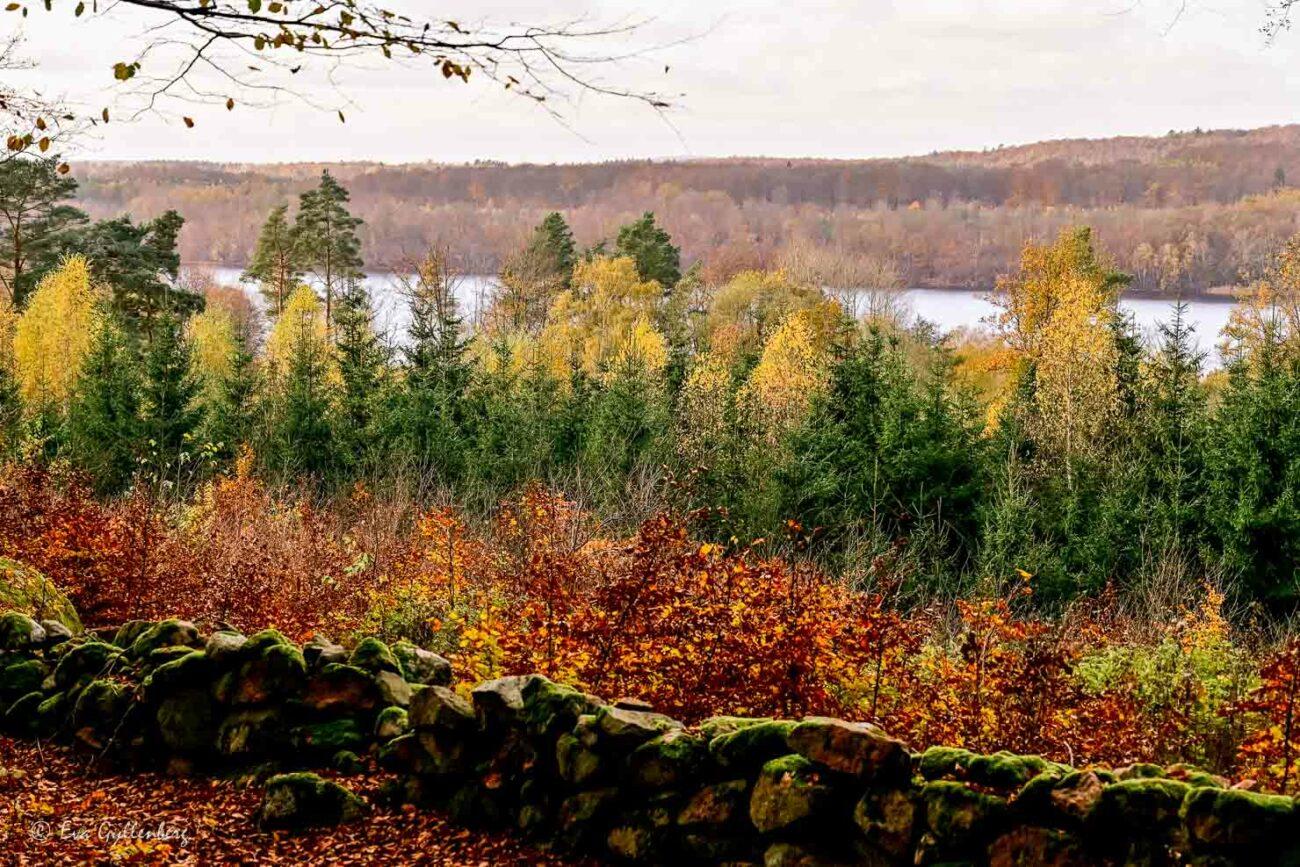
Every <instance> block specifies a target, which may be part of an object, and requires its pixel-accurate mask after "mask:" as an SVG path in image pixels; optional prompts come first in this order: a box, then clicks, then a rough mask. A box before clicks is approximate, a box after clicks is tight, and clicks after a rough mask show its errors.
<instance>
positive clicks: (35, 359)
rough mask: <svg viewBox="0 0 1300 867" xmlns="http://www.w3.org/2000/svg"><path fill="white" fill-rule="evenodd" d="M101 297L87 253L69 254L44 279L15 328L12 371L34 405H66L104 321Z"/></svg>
mask: <svg viewBox="0 0 1300 867" xmlns="http://www.w3.org/2000/svg"><path fill="white" fill-rule="evenodd" d="M102 298H103V293H102V292H100V291H99V290H98V289H97V288H96V287H95V286H93V285H92V284H91V281H90V266H89V263H88V262H87V261H86V259H85V257H84V256H70V257H69V258H67V259H65V260H64V262H63V264H62V265H60V266H59V269H58V270H57V271H54V272H52V273H50V274H48V275H46V277H45V278H44V279H43V280H41V283H40V285H39V286H37V287H36V292H35V293H33V294H32V297H31V300H30V301H29V302H28V304H27V309H26V310H25V311H24V312H23V314H22V316H21V317H20V318H19V320H18V325H17V328H16V330H15V332H14V342H13V355H14V373H15V374H16V377H17V380H18V387H19V389H20V391H21V393H22V396H23V400H24V401H25V403H26V405H27V406H28V407H29V408H31V409H40V408H54V409H56V410H58V411H64V410H66V409H67V405H68V401H69V400H70V399H71V397H72V391H73V388H74V387H75V386H76V382H77V377H78V375H79V374H80V372H81V365H82V362H83V361H84V360H85V358H86V356H87V355H88V354H89V353H90V349H91V346H92V344H93V343H94V340H95V336H96V334H97V333H98V330H99V325H100V313H99V311H98V309H97V306H98V304H99V302H100V300H101V299H102Z"/></svg>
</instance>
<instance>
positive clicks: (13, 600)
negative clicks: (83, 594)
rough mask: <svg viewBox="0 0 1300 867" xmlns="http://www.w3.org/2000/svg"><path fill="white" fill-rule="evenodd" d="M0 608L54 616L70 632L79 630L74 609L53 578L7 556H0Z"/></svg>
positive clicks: (36, 617)
mask: <svg viewBox="0 0 1300 867" xmlns="http://www.w3.org/2000/svg"><path fill="white" fill-rule="evenodd" d="M0 611H16V612H18V613H21V614H26V615H27V616H29V617H31V618H33V619H34V620H57V621H58V622H60V623H62V624H63V625H64V626H66V627H68V629H70V630H71V631H72V633H73V634H74V635H75V634H79V633H80V632H81V618H80V617H78V616H77V609H76V608H74V607H73V605H72V603H71V602H70V601H69V600H68V597H67V596H66V595H64V594H63V593H62V592H61V591H60V590H59V588H58V587H55V586H54V582H53V581H51V580H50V579H48V578H46V577H45V576H44V575H42V574H41V573H40V571H38V570H37V569H34V568H32V567H31V566H28V565H27V564H25V563H20V562H18V561H17V560H12V559H10V558H8V557H0Z"/></svg>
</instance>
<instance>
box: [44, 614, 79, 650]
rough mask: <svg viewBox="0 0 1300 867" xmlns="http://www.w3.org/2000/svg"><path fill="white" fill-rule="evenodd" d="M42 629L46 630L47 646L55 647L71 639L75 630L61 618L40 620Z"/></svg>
mask: <svg viewBox="0 0 1300 867" xmlns="http://www.w3.org/2000/svg"><path fill="white" fill-rule="evenodd" d="M40 624H41V629H44V630H45V646H46V647H54V646H55V645H57V644H62V643H63V642H65V641H71V640H72V637H73V632H72V630H71V629H69V628H68V627H67V626H66V625H64V623H63V622H62V621H59V620H49V619H46V620H42V621H40Z"/></svg>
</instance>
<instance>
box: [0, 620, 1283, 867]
mask: <svg viewBox="0 0 1300 867" xmlns="http://www.w3.org/2000/svg"><path fill="white" fill-rule="evenodd" d="M0 653H2V654H3V656H0V712H2V713H3V717H2V719H3V725H4V727H5V729H6V730H7V731H8V732H10V733H12V734H15V735H19V736H25V737H43V738H59V739H63V740H67V741H71V742H73V743H76V744H80V745H84V746H86V747H89V748H92V749H95V750H97V751H98V752H99V753H101V754H103V755H106V756H109V757H112V758H114V759H116V760H118V761H119V762H122V763H125V764H129V765H137V766H143V765H154V766H157V765H165V766H169V767H170V768H171V769H172V770H174V771H176V770H179V771H200V772H201V771H211V772H222V773H225V772H230V771H233V770H235V769H238V768H249V767H258V766H262V767H268V768H272V769H274V770H277V771H297V772H296V773H286V774H282V775H281V776H277V777H274V778H272V779H271V780H270V782H269V783H268V787H267V798H266V804H265V807H264V810H263V821H264V823H265V824H266V825H268V826H270V827H290V828H292V827H298V826H301V825H304V824H310V823H312V822H333V821H346V820H351V819H359V820H362V821H364V818H363V817H364V814H365V807H366V805H365V804H364V803H362V802H361V801H359V800H358V799H356V798H355V797H354V796H352V795H350V794H349V793H348V792H347V791H346V790H345V789H343V788H341V787H339V786H337V785H336V784H333V783H328V782H326V781H323V780H321V779H319V778H317V777H315V776H314V775H312V774H310V773H304V772H302V771H304V770H305V769H311V768H321V767H326V766H330V765H333V766H335V767H338V768H340V769H343V770H349V769H356V768H359V767H361V766H362V765H363V764H364V761H363V757H368V756H373V757H374V758H375V759H376V760H377V761H378V763H379V765H380V766H381V767H382V768H384V769H386V770H387V771H390V772H392V773H393V778H392V781H391V782H390V783H389V784H388V786H387V788H386V797H387V798H389V799H390V800H391V801H393V802H395V803H396V802H401V803H413V804H416V805H419V806H424V807H430V808H436V809H441V810H444V811H446V812H448V813H450V814H451V815H452V816H453V817H455V818H457V819H459V820H461V821H463V822H465V823H466V824H474V825H482V824H486V825H491V826H496V827H508V828H513V829H515V830H517V831H519V832H520V833H522V834H526V835H529V836H531V837H534V838H536V839H538V840H540V841H542V842H545V843H547V844H550V845H553V846H555V847H557V848H559V849H561V850H564V851H573V852H577V853H582V854H585V855H588V856H594V857H596V858H598V859H600V860H602V861H610V862H634V863H643V864H732V865H743V864H766V865H772V867H779V865H835V864H865V865H891V864H899V865H903V864H990V865H1039V864H1047V865H1075V864H1079V865H1082V864H1116V865H1120V864H1150V865H1160V864H1201V865H1290V864H1300V807H1298V806H1297V803H1296V801H1295V800H1294V799H1292V798H1288V797H1282V796H1276V795H1265V794H1258V793H1255V792H1250V791H1244V790H1240V789H1233V788H1230V787H1229V786H1228V785H1227V782H1226V781H1225V780H1223V779H1220V778H1218V777H1215V776H1213V775H1211V774H1207V773H1204V772H1201V771H1198V770H1196V769H1194V768H1190V767H1185V766H1174V767H1169V768H1162V767H1158V766H1154V765H1133V766H1130V767H1125V768H1114V769H1104V768H1085V769H1076V768H1071V767H1067V766H1064V765H1060V764H1056V763H1053V762H1049V761H1045V760H1044V759H1041V758H1039V757H1037V756H1016V755H1011V754H1005V753H999V754H994V755H976V754H973V753H970V752H967V751H965V750H960V749H951V748H943V747H936V748H931V749H929V750H927V751H925V752H923V753H919V754H918V753H914V752H912V751H910V750H909V749H907V747H906V746H904V745H903V744H902V743H900V742H899V741H897V740H895V739H893V738H890V737H889V736H888V735H886V734H885V733H884V732H882V731H880V730H879V729H877V728H875V727H874V726H871V725H867V724H863V723H850V722H845V721H842V720H835V719H826V718H809V719H804V720H797V721H796V720H771V719H742V718H735V717H717V718H714V719H710V720H708V721H706V722H704V723H703V724H701V725H699V726H693V727H688V726H684V725H682V724H681V723H679V722H677V721H675V720H673V719H670V718H669V717H666V716H663V715H661V714H657V713H655V712H654V711H653V709H651V708H649V707H646V706H644V705H643V704H641V703H639V702H635V701H619V702H614V703H606V702H603V701H601V700H600V699H598V698H596V697H594V696H590V695H587V694H584V693H582V692H580V691H578V690H575V689H572V688H569V687H566V686H562V685H559V684H555V683H552V682H551V681H549V680H547V679H546V678H543V677H540V676H538V675H526V676H519V677H507V678H501V679H498V680H493V681H489V682H486V683H483V684H480V685H479V686H478V687H476V688H474V689H473V690H471V691H469V692H468V693H465V692H458V691H455V690H453V689H451V688H450V686H449V685H450V683H451V671H450V666H449V665H448V664H447V662H446V660H444V659H442V658H441V657H439V656H437V655H435V654H432V653H429V652H427V651H424V650H421V649H419V648H416V647H414V646H412V645H409V644H397V645H394V646H393V647H388V646H386V645H384V644H383V643H381V642H379V641H377V640H374V639H367V640H365V641H363V642H361V643H360V644H358V645H357V646H356V647H355V648H353V649H351V650H345V649H344V648H342V647H340V646H338V645H334V644H332V643H330V642H327V641H323V640H317V641H314V642H312V643H309V644H307V645H303V646H298V645H295V644H293V643H291V642H289V641H287V640H285V638H284V637H283V636H281V635H279V633H276V632H274V631H273V630H272V631H266V632H261V633H258V634H256V635H252V636H243V635H239V634H237V633H234V632H230V631H217V632H213V633H211V634H208V635H204V634H201V633H200V631H199V630H198V629H197V628H195V626H194V625H193V624H189V623H186V622H183V621H177V620H169V621H162V622H160V623H138V622H137V623H128V624H125V625H123V626H122V627H120V628H119V629H116V630H111V631H101V632H99V633H97V634H92V635H86V636H81V637H68V636H66V635H62V634H54V635H51V634H49V633H47V632H46V631H45V630H43V629H42V628H41V627H40V626H39V625H38V624H36V623H35V622H34V621H31V620H29V619H28V618H26V617H25V616H23V615H20V614H16V613H10V614H6V615H3V616H0Z"/></svg>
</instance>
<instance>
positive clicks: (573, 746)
mask: <svg viewBox="0 0 1300 867" xmlns="http://www.w3.org/2000/svg"><path fill="white" fill-rule="evenodd" d="M555 765H556V768H557V770H558V772H559V775H560V779H562V780H564V781H565V782H568V783H572V784H573V785H575V786H586V785H588V784H590V783H593V782H595V781H596V780H597V779H599V777H600V776H601V775H602V774H603V773H604V771H605V770H606V764H605V761H604V760H603V759H602V758H601V756H600V754H599V753H597V752H596V751H595V750H592V749H590V748H588V747H586V746H583V743H582V741H580V740H579V739H578V738H577V737H576V736H574V735H572V734H562V735H560V737H559V738H557V739H556V741H555Z"/></svg>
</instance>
